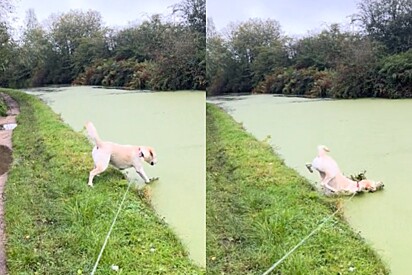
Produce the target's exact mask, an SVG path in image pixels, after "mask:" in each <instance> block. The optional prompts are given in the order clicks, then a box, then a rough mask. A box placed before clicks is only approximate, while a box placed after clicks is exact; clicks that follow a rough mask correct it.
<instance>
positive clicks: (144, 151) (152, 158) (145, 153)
mask: <svg viewBox="0 0 412 275" xmlns="http://www.w3.org/2000/svg"><path fill="white" fill-rule="evenodd" d="M139 150H140V157H141V158H143V159H144V161H146V162H147V163H149V164H150V165H155V164H156V163H157V157H156V152H155V150H154V149H153V148H152V147H148V146H140V147H139Z"/></svg>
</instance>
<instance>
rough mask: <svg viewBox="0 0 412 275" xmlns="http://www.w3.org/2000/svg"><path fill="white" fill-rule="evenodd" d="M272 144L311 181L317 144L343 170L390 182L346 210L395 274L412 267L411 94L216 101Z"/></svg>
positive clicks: (358, 199) (347, 173)
mask: <svg viewBox="0 0 412 275" xmlns="http://www.w3.org/2000/svg"><path fill="white" fill-rule="evenodd" d="M212 101H213V102H214V103H217V104H219V105H221V106H222V107H224V108H225V109H226V110H227V111H228V112H229V113H230V114H231V115H232V116H233V117H234V118H235V120H237V121H238V122H242V123H243V125H244V127H245V128H246V129H247V130H248V131H249V132H251V133H252V134H253V135H254V136H256V137H257V138H258V139H260V140H263V139H265V138H266V137H267V136H270V137H271V139H270V143H271V145H272V146H273V147H274V148H275V149H276V150H277V152H278V153H280V155H281V156H282V157H283V158H284V159H285V162H286V164H287V165H288V166H290V167H292V168H294V169H295V170H296V171H298V172H299V173H300V174H302V175H303V176H305V177H307V178H308V179H309V180H310V181H312V182H313V183H316V182H317V181H318V175H317V174H310V173H309V172H308V171H307V169H306V167H305V163H307V162H311V161H312V159H313V158H314V157H315V156H316V153H317V150H316V147H317V145H319V144H325V145H327V146H328V147H329V148H330V150H331V152H330V154H331V156H332V157H334V158H335V160H336V161H337V162H338V164H339V166H340V168H341V170H342V172H343V173H344V174H346V175H351V174H356V173H359V172H362V171H363V170H366V171H367V173H366V176H367V177H368V178H370V179H374V180H381V181H383V182H384V183H385V189H384V190H383V191H379V192H376V193H368V194H364V195H361V196H356V197H355V198H354V199H353V200H352V201H351V202H349V203H347V204H346V205H345V216H346V218H347V219H348V221H349V223H350V224H351V226H352V227H353V228H354V230H355V231H356V232H358V231H359V232H360V233H361V235H362V236H363V237H365V238H366V240H367V241H368V242H369V243H371V245H372V246H373V247H374V248H375V250H376V251H377V252H378V253H379V254H380V255H381V256H382V258H383V259H384V261H386V262H387V263H388V264H389V266H390V268H391V271H392V274H410V270H411V263H410V257H411V255H412V235H411V234H410V233H411V232H412V219H411V216H412V198H411V196H412V183H411V178H412V169H411V168H412V127H411V122H412V100H384V99H360V100H319V99H316V100H311V99H303V98H287V97H274V96H272V95H254V96H241V97H236V98H233V97H223V98H222V97H221V98H217V99H216V98H215V99H213V100H212Z"/></svg>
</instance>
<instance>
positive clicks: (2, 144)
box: [0, 93, 19, 274]
mask: <svg viewBox="0 0 412 275" xmlns="http://www.w3.org/2000/svg"><path fill="white" fill-rule="evenodd" d="M0 98H2V99H4V101H5V102H6V105H7V106H8V110H7V116H5V117H0V274H7V267H6V253H5V242H6V234H5V224H4V194H3V192H4V186H5V184H6V180H7V171H8V170H9V168H10V165H11V164H12V161H13V156H12V141H11V138H12V132H13V129H14V127H16V116H17V115H18V114H19V106H18V104H17V102H16V101H15V100H14V99H13V98H11V97H10V96H9V95H7V94H4V93H0Z"/></svg>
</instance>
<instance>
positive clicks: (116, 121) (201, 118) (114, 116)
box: [28, 87, 206, 266]
mask: <svg viewBox="0 0 412 275" xmlns="http://www.w3.org/2000/svg"><path fill="white" fill-rule="evenodd" d="M28 92H29V93H31V94H35V95H38V96H40V97H41V98H42V99H43V100H44V101H45V102H46V103H48V104H49V105H50V106H51V108H52V109H53V111H54V112H56V113H58V114H61V117H62V118H63V120H64V121H65V122H66V123H68V124H69V125H70V126H71V127H72V128H73V129H74V130H75V131H81V130H82V128H83V126H84V124H85V122H86V121H92V122H93V124H94V125H95V126H96V129H97V131H98V133H99V135H100V137H101V138H102V139H103V140H108V141H113V142H116V143H120V144H132V145H149V146H152V147H154V148H155V150H156V153H157V155H158V156H157V157H158V163H157V165H156V166H153V167H152V166H150V165H146V164H144V169H145V171H146V174H147V175H148V176H149V177H159V180H158V181H156V182H153V183H151V184H150V185H149V188H150V189H151V195H152V203H153V206H154V208H155V209H156V211H157V212H158V214H159V215H160V216H161V217H164V219H165V220H166V222H167V223H168V224H169V225H170V226H171V227H172V228H173V229H174V231H175V232H176V233H177V235H178V236H180V238H181V239H182V242H183V243H184V244H185V246H186V247H187V249H188V251H189V253H190V257H191V258H192V259H193V260H194V261H195V262H196V263H197V264H199V265H200V266H205V261H206V258H205V257H206V256H205V255H206V231H205V230H206V224H205V221H206V217H205V215H206V214H205V212H206V208H205V207H206V206H205V203H206V189H205V186H206V185H205V184H206V180H205V177H206V172H205V167H206V156H205V150H206V149H205V148H206V137H205V135H206V134H205V93H203V92H189V91H179V92H143V91H124V90H116V89H102V88H93V87H67V88H45V89H33V90H30V91H28ZM91 149H92V145H91V146H90V150H91ZM90 157H91V156H90ZM128 175H129V176H131V177H132V180H135V181H138V182H139V183H142V182H143V181H142V180H141V179H140V178H138V176H137V174H136V173H135V172H134V171H128ZM85 184H86V182H85ZM97 184H99V181H98V178H97V181H95V185H97ZM100 184H103V183H102V182H100Z"/></svg>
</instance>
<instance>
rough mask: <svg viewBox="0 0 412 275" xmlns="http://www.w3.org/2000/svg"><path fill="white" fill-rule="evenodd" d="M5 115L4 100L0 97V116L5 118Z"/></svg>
mask: <svg viewBox="0 0 412 275" xmlns="http://www.w3.org/2000/svg"><path fill="white" fill-rule="evenodd" d="M6 114H7V106H6V103H5V102H4V99H3V98H2V97H1V95H0V116H6Z"/></svg>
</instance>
